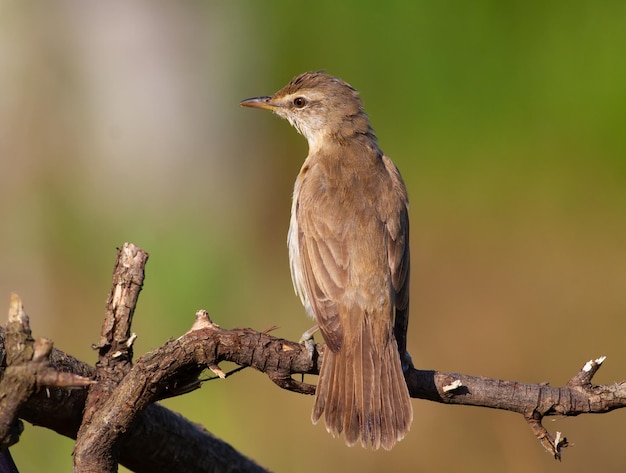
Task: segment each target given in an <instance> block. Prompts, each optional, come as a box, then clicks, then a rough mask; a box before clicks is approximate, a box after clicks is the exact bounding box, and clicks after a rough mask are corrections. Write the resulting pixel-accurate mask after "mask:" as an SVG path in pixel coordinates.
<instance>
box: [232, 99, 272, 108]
mask: <svg viewBox="0 0 626 473" xmlns="http://www.w3.org/2000/svg"><path fill="white" fill-rule="evenodd" d="M271 98H272V97H254V98H251V99H246V100H242V101H241V102H239V105H241V106H242V107H252V108H262V109H264V110H275V109H276V108H278V105H276V104H273V103H272V102H271V101H270V100H271Z"/></svg>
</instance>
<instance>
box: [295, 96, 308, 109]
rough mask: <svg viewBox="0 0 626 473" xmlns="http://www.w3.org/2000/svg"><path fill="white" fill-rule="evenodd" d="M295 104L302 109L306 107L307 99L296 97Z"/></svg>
mask: <svg viewBox="0 0 626 473" xmlns="http://www.w3.org/2000/svg"><path fill="white" fill-rule="evenodd" d="M293 104H294V105H295V106H296V107H298V108H302V107H304V106H305V105H306V99H305V98H304V97H296V98H295V99H293Z"/></svg>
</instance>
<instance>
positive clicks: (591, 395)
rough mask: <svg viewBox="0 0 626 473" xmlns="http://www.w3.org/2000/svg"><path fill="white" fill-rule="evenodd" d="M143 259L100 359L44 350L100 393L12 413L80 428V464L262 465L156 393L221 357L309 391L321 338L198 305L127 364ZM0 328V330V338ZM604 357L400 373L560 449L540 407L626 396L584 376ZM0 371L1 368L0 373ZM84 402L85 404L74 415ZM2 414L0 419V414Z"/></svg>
mask: <svg viewBox="0 0 626 473" xmlns="http://www.w3.org/2000/svg"><path fill="white" fill-rule="evenodd" d="M146 260H147V254H145V253H144V252H143V251H142V250H140V249H139V248H136V247H134V246H133V245H129V244H126V245H125V246H124V248H122V250H120V254H118V260H117V263H116V269H115V271H114V284H113V288H112V290H111V293H110V297H109V303H108V304H107V315H106V317H105V322H104V324H103V330H102V336H101V340H100V343H99V344H98V346H97V348H98V350H99V353H100V359H99V362H98V366H97V368H96V369H94V368H92V367H89V366H88V365H86V364H84V363H82V362H80V361H78V360H75V359H73V358H71V357H70V356H68V355H66V354H64V353H62V352H60V351H58V350H55V349H52V350H50V353H49V359H48V362H47V363H48V365H49V366H50V367H51V368H52V369H55V370H57V371H59V372H63V373H68V372H69V373H73V374H76V375H79V376H85V375H87V376H89V377H92V378H93V377H95V378H96V379H98V381H99V382H98V385H96V386H97V387H94V386H93V385H92V386H91V387H90V388H89V390H90V391H92V393H99V394H98V395H97V396H96V395H94V394H92V393H90V395H89V397H88V396H87V395H86V388H82V389H73V390H70V389H68V388H67V387H65V386H63V385H56V386H54V387H53V389H52V390H51V391H49V394H50V395H44V394H43V393H42V392H41V391H37V390H36V389H35V390H34V391H33V394H32V395H30V396H29V397H28V399H27V400H26V401H24V400H23V399H22V400H20V401H19V402H18V404H20V405H21V407H20V408H19V409H17V408H16V407H15V405H12V407H11V409H12V410H14V411H18V410H19V413H20V416H21V417H22V418H24V419H26V420H28V421H30V422H32V423H36V424H39V425H44V426H46V427H49V428H52V429H54V430H56V431H57V432H59V433H62V434H63V435H68V436H70V437H74V436H76V434H77V432H78V434H79V442H77V445H76V452H77V453H76V457H77V458H78V456H79V455H80V461H78V462H77V464H78V465H79V467H80V468H83V467H84V466H85V465H88V464H89V465H91V466H94V465H97V467H96V468H94V469H90V470H89V471H115V470H114V469H115V468H116V463H117V461H118V456H119V461H121V462H122V463H123V464H125V465H126V466H128V467H129V468H131V469H133V470H135V471H151V472H161V471H189V472H193V471H242V472H243V471H265V470H263V469H262V468H261V467H259V466H258V465H256V464H254V463H253V462H252V461H250V460H249V459H247V458H246V457H245V456H243V455H241V454H240V453H239V452H237V451H236V450H234V449H233V448H232V447H230V446H229V445H227V444H226V443H224V442H222V441H221V440H219V439H216V438H215V437H213V436H211V434H209V433H208V432H207V431H206V430H204V429H203V428H201V427H199V426H197V425H195V424H192V423H190V422H189V421H187V420H185V419H183V418H182V417H180V416H178V415H177V414H174V413H172V412H170V411H168V410H167V409H165V408H163V407H162V406H159V405H158V404H154V402H155V401H158V400H159V399H163V398H166V397H170V396H175V395H179V394H182V393H185V392H188V391H190V390H193V389H196V388H197V387H198V386H199V382H198V376H199V374H200V372H201V371H202V369H203V368H209V369H212V370H213V371H214V372H215V373H217V374H218V376H220V377H223V376H225V375H224V373H223V372H222V370H221V369H220V368H219V364H220V363H221V362H223V361H230V362H234V363H236V364H238V365H239V366H240V367H251V368H254V369H256V370H258V371H260V372H263V373H265V374H266V375H267V376H268V377H269V378H270V379H271V380H272V382H274V383H275V384H277V385H278V386H280V387H281V388H283V389H287V390H290V391H294V392H297V393H303V394H313V393H314V392H315V387H314V386H313V385H310V384H307V383H304V382H301V381H297V380H296V379H294V378H293V377H292V376H293V375H302V374H317V373H318V370H319V367H320V365H321V361H322V358H323V354H324V353H323V350H324V348H323V346H319V345H314V344H309V345H303V344H300V343H296V342H292V341H288V340H284V339H281V338H277V337H273V336H271V335H270V334H269V333H267V332H257V331H254V330H252V329H246V328H243V329H242V328H236V329H232V330H226V329H222V328H221V327H219V326H218V325H216V324H215V323H213V322H212V321H211V320H210V318H209V316H208V314H207V312H206V311H198V312H197V313H196V319H195V321H194V323H193V325H192V327H191V329H190V330H189V331H188V332H187V333H185V334H184V335H182V336H181V337H179V338H178V339H176V340H169V341H168V342H166V343H165V344H164V345H163V346H161V347H160V348H157V349H155V350H152V351H150V352H148V353H146V354H145V355H143V356H142V357H141V358H139V359H138V360H137V361H136V362H135V363H134V364H132V341H133V339H134V337H133V335H131V332H130V321H131V319H132V313H133V310H134V307H135V303H136V301H137V296H138V294H139V291H140V289H141V284H142V281H143V269H144V265H145V263H146ZM1 335H2V333H1V332H0V338H2V337H1ZM0 341H1V340H0ZM6 343H7V353H11V350H12V349H11V348H10V347H9V343H13V342H11V341H10V337H8V336H7V341H6ZM1 359H3V356H2V353H1V352H0V360H1ZM603 361H604V358H598V359H596V360H594V361H590V362H588V363H586V364H585V365H584V366H583V367H582V368H581V369H580V370H579V371H578V372H577V373H576V374H575V375H574V376H573V377H572V378H571V379H570V381H569V382H568V383H567V384H566V385H565V386H562V387H551V386H549V385H547V384H525V383H519V382H516V381H505V380H499V379H491V378H487V377H481V376H468V375H464V374H458V373H444V372H438V371H434V370H430V371H426V370H417V369H415V368H410V369H409V370H408V371H407V372H406V374H405V376H406V381H407V386H408V388H409V392H410V394H411V396H412V397H414V398H420V399H427V400H431V401H435V402H440V403H445V404H458V405H471V406H481V407H488V408H493V409H502V410H508V411H512V412H517V413H519V414H521V415H522V416H523V418H524V419H525V421H526V422H527V423H528V425H529V426H530V427H531V429H532V432H533V433H534V434H535V435H536V436H537V438H538V439H539V440H540V442H541V443H542V445H543V446H544V447H545V448H546V449H547V450H548V451H550V452H551V453H552V454H553V455H554V456H555V458H559V459H560V456H561V449H562V448H563V447H566V446H567V439H566V438H565V437H563V436H562V435H561V433H558V432H557V433H556V435H555V436H554V437H553V436H552V435H551V434H550V433H549V432H548V431H547V430H546V429H545V428H544V427H543V425H542V420H543V418H544V417H546V416H551V415H565V416H576V415H579V414H583V413H604V412H609V411H611V410H613V409H618V408H621V407H624V406H626V383H617V384H613V385H609V386H595V385H593V384H592V383H591V380H592V377H593V376H594V374H595V373H596V372H597V370H598V369H599V368H600V366H601V365H602V363H603ZM8 371H9V368H7V369H6V371H5V373H4V374H5V376H4V378H6V376H7V372H8ZM3 383H4V379H3ZM36 385H37V383H36ZM1 386H2V383H0V387H1ZM0 400H1V399H0ZM92 402H93V404H91V403H92ZM85 406H87V409H86V414H85V417H84V418H82V419H81V412H82V410H83V408H84V407H85ZM0 420H2V419H0ZM81 421H82V426H81V427H80V429H81V430H79V426H80V425H81ZM10 424H11V423H10V422H8V421H6V420H5V421H4V422H3V423H1V425H10ZM82 431H84V432H85V434H84V435H83V434H82V433H81V432H82ZM173 433H174V435H173ZM96 447H97V448H96ZM94 455H98V456H99V458H100V460H98V461H99V463H96V464H94V463H91V459H90V458H91V457H92V456H94ZM88 462H90V463H88ZM76 471H80V470H76Z"/></svg>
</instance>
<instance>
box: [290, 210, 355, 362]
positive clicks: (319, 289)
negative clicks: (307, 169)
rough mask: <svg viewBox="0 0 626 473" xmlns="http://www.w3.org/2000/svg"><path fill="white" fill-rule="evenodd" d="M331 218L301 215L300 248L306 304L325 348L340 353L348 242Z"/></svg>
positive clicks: (317, 215) (299, 223)
mask: <svg viewBox="0 0 626 473" xmlns="http://www.w3.org/2000/svg"><path fill="white" fill-rule="evenodd" d="M334 218H336V217H335V216H332V215H327V216H324V215H320V214H314V213H313V212H306V213H300V214H299V215H298V220H299V222H298V228H299V238H298V240H299V245H300V258H301V270H302V276H303V282H304V285H305V292H306V297H307V301H308V303H309V304H310V306H311V310H312V311H313V315H314V316H315V319H316V321H317V324H318V326H319V328H320V331H321V332H322V335H323V336H324V341H325V342H326V345H328V347H329V348H330V349H331V350H332V351H333V352H337V351H339V349H340V348H341V344H342V343H343V327H342V324H341V319H340V317H339V312H338V309H337V303H336V301H337V300H338V299H339V298H340V297H341V294H342V292H343V290H344V288H345V286H346V282H347V279H348V252H347V248H346V241H345V239H344V238H343V236H342V235H341V234H339V233H338V232H337V230H340V228H341V226H340V225H339V226H337V225H333V224H332V222H331V221H329V219H331V220H332V219H334Z"/></svg>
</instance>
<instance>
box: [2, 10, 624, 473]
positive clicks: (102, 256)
mask: <svg viewBox="0 0 626 473" xmlns="http://www.w3.org/2000/svg"><path fill="white" fill-rule="evenodd" d="M381 5H383V4H381V3H380V2H373V1H364V0H361V1H358V2H357V1H345V2H336V1H327V0H319V1H317V2H314V3H310V2H288V1H284V0H282V1H274V2H257V1H253V0H241V1H237V2H225V1H186V2H165V1H147V0H146V1H135V2H124V1H108V2H79V1H61V0H50V1H47V2H33V1H8V0H2V1H0V86H1V91H2V92H1V93H0V294H1V295H4V296H2V297H5V298H6V299H5V300H6V301H7V302H8V295H9V293H10V292H11V291H15V292H17V293H18V294H19V295H20V296H21V297H22V298H23V300H24V303H25V305H26V309H27V311H28V313H29V315H30V317H31V323H32V328H33V332H34V334H35V335H36V336H46V337H50V338H52V339H53V340H54V341H55V344H56V346H57V347H58V348H60V349H62V350H65V351H67V352H69V353H71V354H73V355H75V356H77V357H79V358H81V359H83V360H85V361H88V362H90V363H93V362H95V360H96V353H95V352H93V351H92V350H91V348H90V346H91V344H92V343H94V342H96V341H97V340H98V337H99V333H100V324H101V320H102V315H103V312H104V305H105V300H106V297H107V293H108V290H109V285H110V275H111V271H112V268H113V263H114V261H115V251H116V250H115V249H116V247H118V246H121V245H122V243H124V242H125V241H130V242H133V243H135V244H136V245H139V246H141V247H142V248H144V249H145V250H146V251H148V252H149V253H150V260H149V262H148V266H147V276H146V281H145V286H144V290H143V292H142V295H141V298H140V301H139V305H138V309H137V312H136V315H135V322H134V331H135V332H136V333H137V334H138V339H137V342H136V351H135V352H136V354H137V356H140V355H141V354H142V353H144V352H146V351H147V350H150V349H152V348H155V347H157V346H159V345H161V344H162V343H163V342H164V341H165V340H167V339H168V338H170V337H177V336H179V335H180V334H182V333H183V332H185V331H186V330H187V329H188V328H189V327H190V325H191V324H192V322H193V319H194V312H195V311H196V310H197V309H200V308H206V309H207V310H208V311H209V312H210V313H211V315H212V317H213V319H214V321H215V322H217V323H219V324H220V325H222V326H224V327H226V328H231V327H253V328H255V329H257V330H264V329H267V328H268V327H270V326H272V325H278V326H279V327H280V328H279V329H278V330H277V331H275V332H274V334H275V335H277V336H281V337H285V338H289V339H292V340H297V339H298V338H299V337H300V335H301V334H302V332H303V331H304V330H306V329H307V328H309V327H310V326H311V321H309V320H307V319H306V318H305V316H304V310H303V309H302V307H301V305H300V302H299V300H298V299H297V298H296V297H295V295H294V294H293V289H292V286H291V279H290V275H289V265H288V260H287V248H286V235H287V228H288V222H289V211H290V198H291V190H292V186H293V181H294V179H295V176H296V174H297V172H298V170H299V168H300V166H301V164H302V161H303V159H304V157H305V156H306V154H307V145H306V142H305V140H304V139H303V138H302V137H300V136H298V135H297V133H296V132H295V131H294V130H293V129H291V128H290V126H289V124H288V123H287V122H284V121H281V120H279V119H278V118H277V117H275V116H272V115H271V114H269V113H267V112H260V111H256V110H249V109H242V108H240V107H239V106H238V103H239V101H240V100H242V99H244V98H247V97H251V96H257V95H268V94H271V93H273V92H274V91H276V90H277V89H279V88H280V87H282V86H283V85H284V84H285V83H286V82H287V81H288V80H289V79H290V78H291V77H293V76H294V75H296V74H298V73H301V72H303V71H306V70H318V69H324V70H326V71H327V72H329V73H331V74H334V75H337V76H340V77H342V78H343V79H345V80H346V81H348V82H350V83H351V84H352V85H353V86H354V87H356V88H357V89H359V90H360V92H361V96H362V97H363V99H364V101H365V104H366V109H367V111H368V113H369V114H370V117H371V120H372V124H373V126H374V128H375V130H376V132H377V135H378V138H379V141H380V144H381V147H382V148H383V149H384V150H385V151H386V153H387V154H388V155H389V156H390V157H391V158H392V159H393V160H394V161H395V163H396V164H397V165H398V167H399V168H400V170H401V172H402V174H403V176H404V179H405V181H406V184H407V187H408V189H409V195H410V198H411V209H410V217H411V231H412V234H411V244H412V260H413V268H412V287H411V307H412V312H411V324H410V327H409V331H410V333H409V349H410V352H411V354H412V356H413V359H414V361H415V363H416V365H417V366H418V367H420V368H425V369H438V370H445V371H456V372H462V373H467V374H476V375H483V376H489V377H497V378H504V379H513V380H518V381H522V382H533V383H534V382H546V381H547V382H550V383H551V384H553V385H562V384H564V383H566V382H567V380H568V379H569V378H570V377H571V376H573V375H574V374H575V373H576V372H577V370H578V369H580V367H581V366H582V365H583V364H584V363H585V362H586V361H587V360H589V359H591V358H596V357H598V356H600V355H607V356H608V359H607V361H606V362H605V365H604V366H603V368H602V369H601V370H600V372H599V373H598V375H597V376H596V378H595V379H594V381H595V382H596V383H599V384H610V383H612V382H614V381H620V380H622V379H623V378H624V375H625V373H626V346H625V345H624V337H623V334H624V329H625V328H626V322H625V318H626V133H625V130H624V128H625V126H624V125H625V124H626V60H625V57H624V50H625V48H626V28H624V19H625V18H626V3H624V2H602V3H592V2H589V3H583V2H581V3H577V2H574V3H569V2H568V3H567V4H565V3H563V4H561V6H558V5H559V3H558V2H557V3H553V2H532V1H531V2H521V1H520V2H518V1H512V2H495V1H477V2H463V1H446V2H429V1H423V0H418V1H414V2H397V1H390V2H385V3H384V6H381ZM223 368H224V369H227V368H228V366H224V367H223ZM309 381H311V382H315V378H313V377H311V378H310V379H309ZM165 404H166V405H167V406H168V407H170V408H172V409H174V410H176V411H179V412H181V413H183V414H184V415H185V416H187V417H188V418H189V419H191V420H193V421H196V422H200V423H202V424H203V425H205V426H206V427H207V428H208V429H209V430H211V431H212V432H213V433H215V434H216V435H217V436H219V437H221V438H223V439H224V440H226V441H228V442H230V443H231V444H232V445H233V446H234V447H235V448H237V449H239V450H240V451H241V452H243V453H244V454H246V455H248V456H250V457H252V458H253V459H255V460H256V461H257V462H259V463H260V464H262V465H264V466H266V467H267V468H270V469H272V470H274V471H277V472H288V471H299V472H300V473H308V472H316V471H328V472H335V471H346V470H347V469H348V468H350V471H362V472H379V471H393V472H408V471H438V472H454V471H459V470H461V469H462V470H463V471H465V472H484V471H506V472H529V471H533V472H552V471H556V469H557V468H558V471H560V472H587V471H591V469H593V471H624V469H626V449H624V448H623V445H624V436H625V434H626V428H625V425H626V422H625V421H626V412H621V411H617V412H613V413H610V414H606V415H601V416H589V415H587V416H581V417H578V418H575V419H563V418H556V419H549V420H547V421H546V426H547V427H548V428H549V430H550V431H551V432H552V433H554V432H555V431H557V430H559V431H562V432H564V434H565V435H566V436H567V437H568V438H569V439H570V441H571V442H573V443H574V446H573V447H571V448H568V449H567V450H566V451H565V452H564V459H563V462H562V463H561V464H559V465H557V463H556V462H555V461H554V460H552V459H551V457H550V456H549V455H548V454H546V453H545V452H544V451H543V449H542V447H541V446H540V445H539V442H538V441H537V440H536V439H535V438H534V437H533V435H532V434H531V432H530V429H529V428H528V427H527V426H526V425H525V423H524V421H523V420H522V419H521V417H520V416H518V415H513V414H511V413H507V412H500V411H491V410H487V409H476V408H468V407H451V406H443V405H438V404H435V403H431V402H426V401H420V400H414V401H413V405H414V410H415V422H414V424H413V429H412V431H411V433H410V434H409V436H408V437H407V438H406V439H405V440H404V441H403V442H402V443H400V444H399V445H398V446H397V447H396V448H395V449H394V450H393V451H391V452H371V451H367V450H364V449H362V448H360V447H355V448H347V447H346V446H345V445H344V443H343V440H338V439H332V438H331V437H330V436H329V435H328V434H327V433H326V431H325V429H324V427H323V426H322V425H317V426H313V425H311V423H310V421H309V416H310V410H311V408H312V405H313V398H311V397H305V396H299V395H296V394H293V393H290V392H286V391H282V390H280V389H278V388H277V387H276V386H275V385H273V384H272V383H271V382H270V381H269V380H268V379H267V378H266V377H265V376H264V375H262V374H259V373H257V372H253V371H251V370H246V371H244V372H242V373H239V374H237V375H236V376H233V377H232V378H229V379H228V380H227V381H213V382H210V383H206V384H205V385H204V386H203V387H202V389H200V390H199V391H196V392H194V393H191V394H188V395H185V396H183V397H180V398H178V399H172V400H168V401H167V402H165ZM71 450H72V441H71V440H69V439H65V438H62V437H60V436H58V435H57V434H55V433H53V432H50V431H47V430H45V429H43V428H40V427H34V426H31V425H27V427H26V431H25V433H24V434H23V436H22V438H21V441H20V443H19V444H18V445H16V446H15V447H13V448H12V452H13V454H14V456H15V459H16V462H17V464H18V466H19V467H20V471H22V472H25V473H26V472H39V471H69V470H70V468H71V461H72V460H71Z"/></svg>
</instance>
